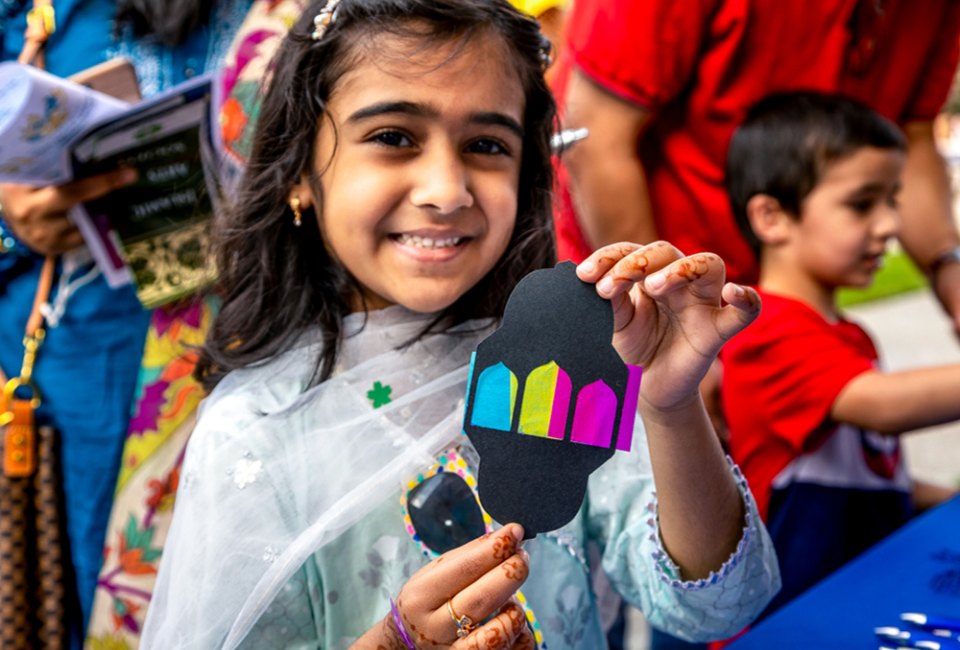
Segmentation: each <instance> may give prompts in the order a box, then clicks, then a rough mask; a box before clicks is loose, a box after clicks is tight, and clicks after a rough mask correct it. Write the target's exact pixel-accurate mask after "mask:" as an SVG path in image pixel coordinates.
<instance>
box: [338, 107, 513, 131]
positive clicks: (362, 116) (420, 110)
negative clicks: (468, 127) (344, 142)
mask: <svg viewBox="0 0 960 650" xmlns="http://www.w3.org/2000/svg"><path fill="white" fill-rule="evenodd" d="M390 113H401V114H404V115H412V116H415V117H437V116H439V115H440V112H439V111H437V110H436V109H434V108H432V107H430V106H427V105H424V104H418V103H416V102H403V101H400V102H379V103H377V104H371V105H370V106H366V107H364V108H361V109H359V110H357V111H354V112H353V113H352V114H351V115H350V117H348V118H347V121H348V122H360V121H362V120H366V119H369V118H371V117H377V116H379V115H387V114H390ZM469 121H470V122H474V123H477V124H489V125H493V126H502V127H505V128H507V129H509V130H511V131H513V132H514V133H515V134H516V135H517V137H518V138H521V139H523V127H522V126H521V125H520V123H519V122H517V121H516V120H515V119H513V118H512V117H510V116H509V115H505V114H503V113H498V112H496V111H480V112H477V113H471V114H470V118H469Z"/></svg>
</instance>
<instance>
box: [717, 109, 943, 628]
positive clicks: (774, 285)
mask: <svg viewBox="0 0 960 650" xmlns="http://www.w3.org/2000/svg"><path fill="white" fill-rule="evenodd" d="M906 151H907V142H906V140H905V139H904V137H903V135H902V133H901V132H900V131H899V130H898V129H897V127H896V126H895V125H894V124H893V123H891V122H890V121H888V120H886V119H885V118H883V117H882V116H880V115H879V114H877V113H875V112H874V111H872V110H870V109H869V108H867V107H866V106H865V105H863V104H860V103H858V102H854V101H851V100H847V99H843V98H840V97H837V96H828V95H820V94H816V93H787V94H779V95H774V96H771V97H769V98H767V99H764V100H763V101H761V102H760V103H758V104H757V105H756V106H755V107H754V108H753V109H751V111H750V112H749V113H748V115H747V117H746V120H745V122H744V124H743V125H742V126H741V127H740V128H739V129H738V130H737V131H736V133H735V134H734V136H733V139H732V141H731V144H730V152H729V160H728V164H727V186H728V188H729V194H730V202H731V205H732V206H733V212H734V215H735V217H736V219H737V222H738V224H739V226H740V228H741V229H742V232H743V235H744V239H745V241H747V242H749V243H750V244H751V246H752V248H753V250H754V251H755V253H756V259H758V260H759V268H760V284H759V287H758V288H759V290H760V295H761V298H762V300H763V309H762V311H761V314H760V316H759V318H758V319H757V320H756V321H755V322H754V324H753V325H751V326H750V327H748V328H746V330H745V331H744V332H743V333H742V334H740V335H738V336H735V337H733V338H732V339H731V340H730V341H729V342H727V344H726V345H725V346H724V350H723V369H724V372H723V388H722V391H721V394H722V396H723V407H724V414H725V416H726V420H727V425H728V431H729V443H730V451H731V454H732V456H733V459H734V460H735V461H736V462H737V463H738V464H739V465H740V467H741V469H742V470H743V473H744V476H746V478H747V481H748V483H749V484H750V488H751V490H752V492H753V494H754V496H755V497H756V499H757V504H758V507H759V510H760V513H761V516H763V517H764V518H765V521H766V522H767V526H768V528H769V530H770V534H771V536H772V538H773V541H774V546H775V548H776V550H777V556H778V558H779V560H780V570H781V574H782V576H783V589H782V590H781V592H780V594H778V595H777V597H776V598H775V599H774V601H773V602H772V603H771V605H770V606H769V607H768V609H767V613H769V612H771V611H773V610H775V609H777V608H778V607H780V606H782V605H783V604H785V603H786V602H788V601H789V600H791V599H792V598H794V597H796V596H797V595H798V594H799V593H801V592H803V591H804V590H805V589H807V588H808V587H810V586H811V585H813V584H814V583H815V582H817V581H819V580H820V579H821V578H823V577H825V576H826V575H828V574H829V573H831V572H832V571H834V570H835V569H837V568H839V567H840V566H841V565H843V564H844V563H845V562H847V561H849V560H850V559H852V558H853V557H855V556H856V555H858V554H859V553H860V552H862V551H863V550H865V549H866V548H868V547H869V546H870V545H872V544H873V543H875V542H877V541H878V540H880V539H881V538H883V537H884V536H885V535H887V534H888V533H890V532H892V531H893V530H895V529H896V528H897V527H898V526H900V525H901V524H903V523H904V522H905V521H907V519H908V518H909V517H910V516H911V514H912V512H913V510H914V507H915V506H916V507H927V506H929V505H932V504H934V503H936V502H939V501H941V500H943V499H945V498H948V497H949V496H952V495H953V494H954V493H955V491H954V490H951V489H947V488H938V487H936V486H931V485H925V484H919V483H916V482H913V481H911V480H910V478H909V477H908V476H907V473H906V470H905V467H904V461H903V457H902V455H901V452H900V446H899V441H898V436H899V435H900V434H902V433H904V432H907V431H910V430H913V429H917V428H921V427H926V426H930V425H933V424H939V423H942V422H945V421H949V420H955V419H960V401H957V399H956V395H957V394H958V392H960V365H952V366H943V367H939V368H925V369H919V370H910V371H903V372H895V373H885V372H883V371H882V369H881V367H880V364H879V361H878V358H877V351H876V349H875V348H874V345H873V343H872V341H871V340H870V337H869V335H868V334H867V333H866V332H865V331H864V330H863V329H861V328H860V327H859V326H858V325H856V324H855V323H853V322H851V321H849V320H847V319H846V318H845V317H844V315H843V314H842V313H841V312H840V311H839V310H838V308H837V305H836V291H837V289H838V288H840V287H864V286H866V285H868V284H870V282H871V281H872V279H873V277H874V274H875V273H876V271H877V270H878V269H879V267H880V264H881V260H882V258H883V254H884V251H885V249H886V246H887V244H888V242H889V241H890V240H891V239H892V238H894V237H895V236H896V235H897V233H898V232H899V229H900V222H901V217H900V210H899V206H898V202H897V196H898V195H899V193H900V192H901V179H902V177H903V172H904V166H905V162H906V158H907V155H908V154H907V153H906ZM911 497H913V498H911Z"/></svg>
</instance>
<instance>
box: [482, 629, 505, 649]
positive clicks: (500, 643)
mask: <svg viewBox="0 0 960 650" xmlns="http://www.w3.org/2000/svg"><path fill="white" fill-rule="evenodd" d="M480 635H481V636H482V637H483V643H484V645H485V646H486V647H487V650H499V649H500V648H505V647H506V645H507V638H506V637H505V636H504V634H503V630H501V629H499V628H497V627H495V626H494V625H488V626H487V627H484V628H483V629H482V630H481V631H480Z"/></svg>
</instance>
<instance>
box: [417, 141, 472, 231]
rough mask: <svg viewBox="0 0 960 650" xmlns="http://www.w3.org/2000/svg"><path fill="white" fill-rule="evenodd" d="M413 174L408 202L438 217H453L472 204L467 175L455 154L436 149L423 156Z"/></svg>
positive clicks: (444, 149) (439, 148)
mask: <svg viewBox="0 0 960 650" xmlns="http://www.w3.org/2000/svg"><path fill="white" fill-rule="evenodd" d="M420 163H421V164H419V165H418V166H417V168H416V171H415V175H416V177H415V179H414V185H413V188H412V189H411V190H410V201H411V202H412V203H413V204H414V205H416V206H418V207H422V208H428V209H431V210H434V211H436V212H438V213H439V214H452V213H453V212H456V211H457V210H459V209H461V208H469V207H471V206H472V205H473V193H472V191H471V189H470V182H469V175H468V173H467V169H466V167H465V166H464V163H463V160H462V159H461V158H460V156H459V155H458V152H457V151H452V150H447V149H446V148H445V147H443V148H441V147H437V148H436V149H435V150H434V151H432V152H429V153H426V152H425V153H424V155H423V158H422V159H421V160H420Z"/></svg>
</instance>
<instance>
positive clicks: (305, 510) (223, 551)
mask: <svg viewBox="0 0 960 650" xmlns="http://www.w3.org/2000/svg"><path fill="white" fill-rule="evenodd" d="M360 318H361V317H359V316H353V317H351V320H349V321H348V325H349V327H348V330H352V331H353V332H354V333H355V334H354V335H353V336H351V337H349V338H348V339H347V341H346V344H345V348H344V354H343V355H342V357H341V364H340V366H339V367H338V369H337V375H336V376H335V377H334V378H333V379H331V380H328V381H327V382H324V383H323V384H321V385H320V386H317V387H315V388H312V389H309V390H307V391H306V392H304V389H305V388H306V386H307V385H308V383H309V377H310V374H311V372H312V356H311V355H312V354H315V352H316V349H317V348H316V347H315V346H316V345H318V343H316V342H312V341H310V340H307V339H305V340H304V341H303V342H302V344H301V346H300V347H298V349H297V350H294V351H293V352H290V353H287V354H285V355H282V356H281V357H279V358H277V359H274V360H273V361H271V362H269V363H267V364H264V365H261V366H258V367H256V368H251V369H246V370H243V371H240V372H238V373H233V374H232V375H231V376H230V377H228V379H227V380H225V381H224V382H223V383H221V385H220V386H218V388H217V389H216V390H215V391H214V393H213V394H212V395H211V397H210V398H209V399H208V402H207V403H205V405H204V406H203V407H202V411H201V416H200V422H199V424H198V427H197V431H196V432H195V433H194V436H193V438H192V439H191V442H190V446H189V449H188V454H187V458H186V461H185V465H184V475H183V479H182V484H181V490H180V493H179V495H178V502H177V506H176V508H177V509H176V511H175V513H174V523H173V527H172V528H171V531H170V536H169V538H168V541H167V545H166V547H165V551H164V553H165V555H164V560H163V561H162V562H161V567H160V576H159V578H158V583H157V589H156V590H155V596H154V601H153V604H152V606H151V610H150V613H149V615H148V619H147V624H146V629H145V634H144V642H145V645H144V647H145V648H151V647H157V648H160V647H162V648H193V647H197V648H201V647H202V648H212V647H231V648H232V647H238V644H237V643H236V642H237V641H239V647H243V648H281V647H282V648H325V649H329V650H336V649H340V648H347V647H349V645H350V644H351V643H352V642H353V641H355V640H356V638H357V637H359V636H360V635H362V634H363V633H364V632H365V631H366V630H367V629H369V628H370V627H371V626H373V625H374V624H375V623H376V622H377V621H379V620H380V619H382V618H383V616H384V615H385V614H386V613H387V612H388V611H389V599H390V598H391V597H393V596H396V594H397V593H398V592H399V590H400V588H401V587H402V585H403V584H404V583H405V582H406V580H407V579H408V578H409V577H410V576H411V575H412V574H413V573H415V572H416V571H417V570H418V569H419V568H420V567H422V566H423V565H424V564H426V562H427V561H428V558H425V557H424V556H423V555H422V554H421V552H420V549H419V548H418V546H417V544H416V543H415V542H414V541H413V540H412V538H411V537H410V535H409V534H408V533H407V531H406V529H405V525H404V523H403V515H402V509H401V506H400V497H401V490H402V489H403V488H402V484H403V482H404V479H405V478H408V477H410V476H411V475H415V474H416V473H417V472H419V471H423V470H425V469H427V468H428V467H429V466H430V464H431V462H432V461H433V459H434V458H435V457H436V456H437V455H439V454H440V453H441V452H442V451H443V450H445V449H448V448H450V447H453V446H459V447H460V449H461V453H462V454H463V455H464V456H465V457H466V458H467V459H468V461H471V460H472V461H473V462H471V463H470V464H471V466H472V469H473V470H474V471H475V470H476V464H475V460H476V459H475V452H474V451H473V450H472V447H470V444H469V441H468V440H467V438H466V437H465V436H463V435H462V434H461V433H460V431H459V423H460V418H461V414H462V408H463V402H462V396H463V393H464V391H465V382H466V368H465V367H464V366H463V363H464V362H466V360H467V359H468V358H469V352H470V350H472V349H473V347H475V345H476V343H477V340H478V337H479V336H481V335H482V334H483V333H487V332H489V328H485V329H484V331H483V332H481V333H480V334H472V335H467V336H449V335H443V336H438V337H433V338H431V339H428V340H425V341H423V342H420V343H417V344H416V345H414V346H412V347H410V348H408V349H405V350H404V351H402V352H397V351H395V350H394V349H393V348H394V347H395V346H396V345H397V344H398V343H401V342H403V341H405V340H408V339H409V336H410V335H411V334H415V333H416V332H417V331H418V329H419V328H421V327H422V326H423V325H424V324H425V323H426V322H427V321H425V320H424V317H421V316H416V315H413V314H410V313H409V312H406V311H404V310H403V309H402V308H397V307H394V308H390V309H387V310H384V311H382V312H375V313H373V314H371V315H370V317H369V322H368V323H367V324H366V327H364V328H363V329H362V331H360V325H359V322H360ZM375 382H380V383H381V386H389V387H390V388H391V395H390V397H391V400H392V401H391V402H390V403H389V404H387V405H385V406H382V407H380V408H377V409H374V408H373V405H372V403H371V400H370V399H369V398H368V396H367V392H369V391H370V390H371V389H373V387H374V385H375ZM413 432H416V433H413ZM422 432H426V433H422ZM421 434H422V435H421ZM322 440H326V441H327V442H326V443H323V442H321V441H322ZM731 471H733V472H734V473H735V474H736V476H737V478H738V482H739V485H740V487H741V491H742V493H743V497H744V500H745V504H746V508H747V513H748V514H747V519H746V522H745V526H744V530H743V537H742V539H741V540H740V543H739V546H738V548H737V549H736V551H735V552H734V554H733V555H732V556H731V557H730V558H729V559H728V560H727V561H726V562H725V563H724V565H723V566H722V567H721V568H720V569H719V570H718V571H717V572H716V573H715V574H713V575H712V576H711V577H710V578H708V579H706V580H700V581H695V582H683V581H680V580H679V579H678V570H677V567H676V566H675V565H674V564H673V562H672V561H671V560H670V558H669V556H668V555H667V554H666V553H665V552H664V550H663V548H662V547H661V545H660V542H659V535H658V532H657V523H656V497H655V494H654V484H653V479H652V476H651V472H650V462H649V456H648V452H647V446H646V438H645V436H644V434H643V428H642V424H641V422H640V421H639V419H638V422H637V431H636V433H635V437H634V450H633V451H632V452H630V453H623V452H618V453H616V454H615V455H614V458H613V459H612V460H610V461H609V462H608V463H606V464H605V465H603V466H602V467H601V468H600V469H598V470H597V471H596V472H594V474H592V475H591V477H590V482H589V486H588V494H587V498H586V500H585V502H584V505H583V507H582V508H581V510H580V512H579V514H578V515H577V516H576V517H575V518H574V520H573V521H571V522H570V523H569V524H568V525H566V526H564V527H563V528H562V529H560V530H557V531H555V532H553V533H549V534H544V535H540V536H538V537H537V538H536V539H534V540H531V541H528V542H527V545H526V548H527V549H528V551H529V553H530V558H531V567H530V576H529V578H528V579H527V581H526V583H525V584H524V585H523V587H522V591H523V593H524V594H525V596H526V598H527V601H528V604H529V605H530V606H531V608H532V610H533V612H534V614H535V616H536V618H537V621H538V624H539V626H540V631H541V632H542V633H543V637H544V641H545V646H546V648H548V649H549V650H565V649H568V648H569V649H573V648H576V649H583V650H597V649H600V648H604V647H606V639H605V635H604V631H603V629H602V626H601V623H600V613H599V611H598V609H597V607H596V605H595V597H594V595H593V591H592V589H591V586H590V585H591V573H590V569H589V567H588V565H587V563H586V561H585V556H586V546H587V543H588V542H596V543H597V544H599V546H600V548H601V549H602V551H603V554H602V565H603V569H604V570H605V572H606V573H607V574H608V576H609V578H610V580H611V582H612V584H613V585H614V587H615V588H616V590H617V591H618V592H619V593H620V594H621V595H622V596H623V597H624V598H625V599H626V600H627V601H628V602H630V603H632V604H634V605H636V606H637V607H640V608H641V609H642V610H643V611H644V613H645V614H646V616H647V617H648V619H649V620H650V622H651V623H652V624H653V625H656V626H658V627H660V628H662V629H664V630H666V631H668V632H670V633H671V634H674V635H676V636H680V637H683V638H688V639H691V640H705V639H714V638H724V637H727V636H730V635H732V634H734V633H736V632H738V631H739V630H740V629H741V628H742V627H744V626H745V625H747V624H748V623H749V622H750V621H751V620H752V619H753V618H754V617H755V616H756V615H757V614H758V613H759V612H760V611H761V610H762V609H763V607H764V606H765V605H766V603H767V602H768V601H769V600H770V598H771V597H772V596H773V595H774V593H775V592H776V590H777V589H778V588H779V572H778V569H777V562H776V557H775V555H774V551H773V547H772V544H771V543H770V539H769V537H768V535H767V532H766V530H765V529H764V527H763V524H762V523H761V522H760V519H759V516H758V515H757V511H756V506H755V505H754V502H753V498H752V497H751V496H750V494H749V491H748V490H747V489H746V484H745V482H744V481H743V480H742V478H741V477H740V475H739V472H738V470H736V469H735V468H734V469H732V470H731ZM358 486H359V487H358ZM330 493H333V494H335V495H336V496H334V497H332V498H331V497H328V495H329V494H330ZM231 504H232V505H231ZM238 512H239V513H241V514H238ZM238 574H239V575H240V577H239V578H238V577H235V576H237V575H238ZM251 574H253V575H251ZM225 641H226V644H225Z"/></svg>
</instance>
